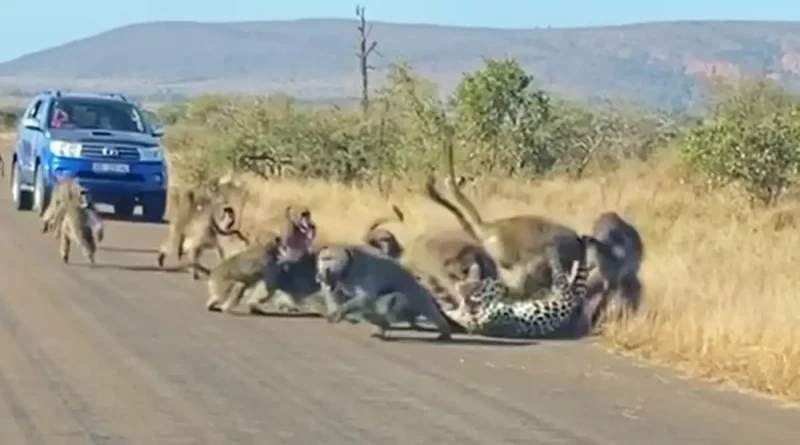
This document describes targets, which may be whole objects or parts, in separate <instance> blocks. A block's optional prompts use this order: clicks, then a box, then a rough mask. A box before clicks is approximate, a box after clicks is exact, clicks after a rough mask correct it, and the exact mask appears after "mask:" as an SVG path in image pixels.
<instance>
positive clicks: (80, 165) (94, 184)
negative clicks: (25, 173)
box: [46, 158, 167, 204]
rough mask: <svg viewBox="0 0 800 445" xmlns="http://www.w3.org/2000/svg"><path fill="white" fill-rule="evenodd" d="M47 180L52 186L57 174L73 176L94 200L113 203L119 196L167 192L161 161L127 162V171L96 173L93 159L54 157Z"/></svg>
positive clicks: (163, 166) (148, 196) (155, 196)
mask: <svg viewBox="0 0 800 445" xmlns="http://www.w3.org/2000/svg"><path fill="white" fill-rule="evenodd" d="M52 161H53V162H52V165H51V169H50V171H48V172H46V174H47V180H46V181H47V182H48V183H49V185H50V186H51V187H52V186H54V185H55V183H56V181H57V178H58V177H70V178H75V179H76V180H77V181H78V184H79V185H80V187H81V189H83V190H84V191H85V192H87V193H88V194H89V195H91V197H92V200H93V201H95V202H98V203H106V204H114V203H115V202H117V201H119V200H120V199H131V198H134V199H137V200H139V201H141V200H142V199H148V198H150V197H153V198H164V197H165V196H166V191H167V175H166V167H165V165H164V163H163V162H141V161H138V162H131V163H125V164H126V165H128V166H129V169H128V172H127V173H112V172H102V173H98V172H96V171H95V170H94V168H93V166H94V164H95V161H89V160H85V159H72V158H54V159H53V160H52Z"/></svg>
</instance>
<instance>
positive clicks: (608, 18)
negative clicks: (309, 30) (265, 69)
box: [0, 0, 800, 61]
mask: <svg viewBox="0 0 800 445" xmlns="http://www.w3.org/2000/svg"><path fill="white" fill-rule="evenodd" d="M355 3H356V1H355V0H353V1H351V0H347V1H345V0H289V1H286V0H272V1H270V0H228V1H219V0H205V1H204V0H194V1H189V0H133V1H119V0H68V1H63V0H58V1H57V0H39V1H38V2H29V1H25V0H0V61H6V60H9V59H12V58H14V57H18V56H20V55H23V54H27V53H29V52H33V51H38V50H41V49H45V48H48V47H51V46H54V45H58V44H61V43H66V42H68V41H71V40H75V39H79V38H82V37H88V36H90V35H92V34H96V33H99V32H102V31H106V30H109V29H113V28H116V27H118V26H121V25H125V24H130V23H137V22H147V21H155V20H193V21H204V22H205V21H214V22H218V21H239V20H285V19H294V18H305V17H345V18H351V17H353V14H354V8H355ZM361 4H363V5H365V6H366V8H367V17H368V18H372V19H376V20H384V21H395V22H417V23H438V24H448V25H474V26H493V27H535V26H553V27H561V26H585V25H611V24H621V23H632V22H643V21H661V20H687V19H737V20H800V8H798V7H797V4H796V3H795V2H790V1H789V0H761V1H750V2H748V1H742V2H740V3H739V4H738V5H737V3H736V2H732V1H729V0H728V1H723V0H667V1H665V2H664V5H663V6H657V5H658V4H659V2H647V1H642V0H602V1H601V0H582V1H581V0H561V1H557V0H538V1H537V0H493V1H492V0H371V1H370V0H361Z"/></svg>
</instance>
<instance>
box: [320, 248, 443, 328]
mask: <svg viewBox="0 0 800 445" xmlns="http://www.w3.org/2000/svg"><path fill="white" fill-rule="evenodd" d="M317 279H318V280H319V282H320V283H321V284H322V288H323V295H324V298H325V303H326V306H327V313H328V315H327V319H328V322H330V323H338V322H340V321H341V320H342V319H344V318H345V317H347V316H348V315H350V314H355V313H361V314H362V316H364V318H365V319H366V320H367V321H370V322H372V323H373V324H375V325H376V326H377V327H378V329H379V330H378V332H377V333H375V334H373V335H374V336H377V337H378V338H381V339H385V338H386V336H385V334H386V331H387V330H388V329H390V327H391V324H390V317H389V315H390V314H387V313H385V311H386V310H393V309H400V307H404V308H406V310H404V311H403V312H408V310H409V309H410V310H411V311H413V312H415V313H417V314H420V315H423V316H424V317H425V318H427V319H428V320H429V321H431V322H433V324H435V325H436V327H437V328H438V330H439V336H438V337H437V339H438V340H450V339H451V332H452V329H451V326H452V324H454V323H453V322H452V321H451V320H449V319H447V318H446V317H445V316H444V314H443V313H442V311H441V309H440V308H439V306H438V304H437V303H436V302H435V301H434V298H433V296H432V295H431V294H430V293H429V292H428V290H426V289H425V288H424V287H423V286H422V284H420V282H419V281H417V279H416V278H415V277H414V275H413V274H412V273H411V272H410V271H409V270H408V269H406V268H405V267H404V266H403V265H402V264H400V262H399V261H397V260H395V259H393V258H390V257H389V256H387V255H385V254H383V252H380V251H378V250H377V249H375V248H374V247H372V246H352V245H328V246H325V247H322V248H321V249H320V250H319V252H318V253H317ZM340 296H341V297H344V298H346V300H345V301H344V302H341V303H340V301H341V300H342V298H340ZM382 297H387V298H393V299H395V300H388V301H389V302H388V304H382V302H381V298H382ZM399 302H402V304H394V303H399ZM381 306H384V307H383V309H382V308H381ZM381 311H383V312H384V313H383V314H381ZM372 315H379V316H377V317H373V316H372Z"/></svg>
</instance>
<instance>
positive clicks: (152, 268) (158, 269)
mask: <svg viewBox="0 0 800 445" xmlns="http://www.w3.org/2000/svg"><path fill="white" fill-rule="evenodd" d="M75 266H80V267H87V268H93V269H116V270H127V271H131V272H167V273H178V272H186V268H185V267H183V266H172V267H170V266H164V267H158V266H155V265H153V266H149V265H144V264H142V265H138V266H131V265H130V264H95V265H94V267H92V266H91V265H90V264H75Z"/></svg>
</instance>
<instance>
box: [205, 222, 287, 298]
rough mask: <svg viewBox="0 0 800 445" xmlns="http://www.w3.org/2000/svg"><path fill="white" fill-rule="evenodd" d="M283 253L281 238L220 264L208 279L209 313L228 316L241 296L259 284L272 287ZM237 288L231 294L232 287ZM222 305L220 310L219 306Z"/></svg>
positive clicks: (250, 248)
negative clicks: (263, 282) (227, 313)
mask: <svg viewBox="0 0 800 445" xmlns="http://www.w3.org/2000/svg"><path fill="white" fill-rule="evenodd" d="M282 250H283V241H282V239H281V237H279V236H275V237H273V238H272V239H270V240H268V241H267V242H266V243H265V244H256V245H253V246H250V247H248V248H247V249H245V250H243V251H241V252H239V253H237V254H235V255H233V256H231V257H228V258H226V259H224V260H222V261H221V262H220V263H219V264H217V265H216V266H215V267H214V268H213V269H212V270H211V273H210V274H209V277H208V294H209V297H208V300H207V301H206V309H207V310H209V311H222V312H230V311H231V310H232V309H233V308H234V307H236V305H237V304H239V301H241V299H242V296H243V295H244V292H245V291H246V290H248V289H250V288H252V287H253V286H254V285H255V284H256V283H258V282H259V281H260V280H264V281H265V282H270V283H275V282H277V280H278V274H279V273H280V271H281V269H282V268H281V265H280V264H279V263H280V260H281V256H282V253H281V252H282ZM235 286H238V287H239V288H238V289H236V290H235V293H233V291H234V289H233V288H234V287H235ZM220 304H221V306H220Z"/></svg>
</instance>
